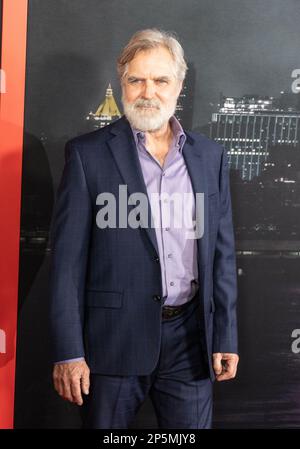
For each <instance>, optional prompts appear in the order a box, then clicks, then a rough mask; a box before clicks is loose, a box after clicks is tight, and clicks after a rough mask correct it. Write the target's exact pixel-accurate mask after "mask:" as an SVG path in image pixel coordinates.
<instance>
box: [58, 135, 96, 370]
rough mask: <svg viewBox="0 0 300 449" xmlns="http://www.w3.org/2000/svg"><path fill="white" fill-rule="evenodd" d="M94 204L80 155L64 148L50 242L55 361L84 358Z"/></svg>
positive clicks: (68, 148) (67, 145) (69, 144)
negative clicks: (86, 279) (87, 276)
mask: <svg viewBox="0 0 300 449" xmlns="http://www.w3.org/2000/svg"><path fill="white" fill-rule="evenodd" d="M91 216H92V204H91V197H90V194H89V191H88V186H87V182H86V177H85V173H84V168H83V165H82V161H81V158H80V154H79V152H78V151H77V149H76V146H75V145H74V144H73V143H70V142H68V143H67V144H66V148H65V166H64V170H63V174H62V178H61V181H60V184H59V187H58V191H57V198H56V203H55V208H54V214H53V220H52V226H51V233H50V242H51V263H50V335H51V344H52V353H53V361H54V362H55V361H58V360H66V359H73V358H77V357H84V355H85V353H84V344H83V320H84V291H85V277H86V268H87V262H88V248H89V239H90V229H91V221H92V218H91Z"/></svg>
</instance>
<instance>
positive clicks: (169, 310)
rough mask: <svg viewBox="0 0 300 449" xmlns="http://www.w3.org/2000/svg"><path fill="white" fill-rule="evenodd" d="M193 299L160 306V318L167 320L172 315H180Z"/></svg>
mask: <svg viewBox="0 0 300 449" xmlns="http://www.w3.org/2000/svg"><path fill="white" fill-rule="evenodd" d="M193 300H195V297H194V298H193V299H191V300H190V301H188V302H185V303H184V304H182V305H180V306H163V307H162V318H163V319H164V320H167V319H169V318H173V317H174V316H177V315H180V314H181V313H182V311H183V310H184V309H186V308H187V307H188V306H189V305H190V303H191V302H192V301H193Z"/></svg>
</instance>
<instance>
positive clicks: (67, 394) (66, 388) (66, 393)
mask: <svg viewBox="0 0 300 449" xmlns="http://www.w3.org/2000/svg"><path fill="white" fill-rule="evenodd" d="M61 384H62V395H61V396H62V397H63V398H64V399H66V400H67V401H70V402H73V397H72V393H71V387H70V380H69V379H68V378H66V377H65V378H64V377H63V378H62V381H61Z"/></svg>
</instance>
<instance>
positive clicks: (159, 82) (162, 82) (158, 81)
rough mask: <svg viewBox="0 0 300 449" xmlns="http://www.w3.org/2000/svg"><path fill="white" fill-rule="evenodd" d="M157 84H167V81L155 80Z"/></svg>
mask: <svg viewBox="0 0 300 449" xmlns="http://www.w3.org/2000/svg"><path fill="white" fill-rule="evenodd" d="M157 83H158V84H167V83H168V81H167V80H157Z"/></svg>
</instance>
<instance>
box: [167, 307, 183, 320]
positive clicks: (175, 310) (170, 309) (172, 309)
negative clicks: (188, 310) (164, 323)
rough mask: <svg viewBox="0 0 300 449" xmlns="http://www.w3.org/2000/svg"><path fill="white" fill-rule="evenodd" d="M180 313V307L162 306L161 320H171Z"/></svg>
mask: <svg viewBox="0 0 300 449" xmlns="http://www.w3.org/2000/svg"><path fill="white" fill-rule="evenodd" d="M180 312H181V308H180V307H170V306H164V307H163V308H162V317H163V318H166V319H168V318H172V317H173V316H176V315H178V314H179V313H180Z"/></svg>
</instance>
